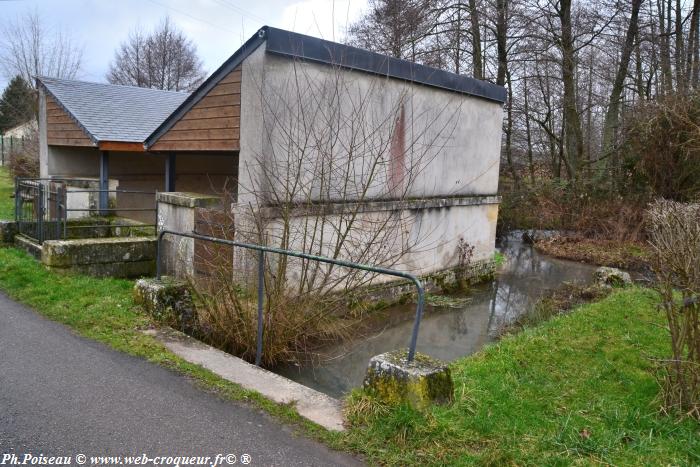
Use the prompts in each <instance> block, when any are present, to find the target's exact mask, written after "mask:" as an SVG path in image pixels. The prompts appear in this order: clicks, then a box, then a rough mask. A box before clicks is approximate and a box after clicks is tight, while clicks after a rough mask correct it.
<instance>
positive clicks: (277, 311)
mask: <svg viewBox="0 0 700 467" xmlns="http://www.w3.org/2000/svg"><path fill="white" fill-rule="evenodd" d="M287 75H288V78H286V79H282V80H279V81H277V80H274V82H267V81H266V82H265V83H260V92H259V95H260V108H261V111H262V113H263V124H262V127H261V132H262V135H261V136H262V138H261V147H259V148H251V150H250V153H249V154H253V155H252V157H251V158H250V159H249V160H248V161H244V162H242V166H241V172H242V173H241V174H240V175H239V188H238V198H237V200H236V203H235V204H234V206H233V209H232V210H230V211H229V212H230V213H231V215H232V216H234V217H235V224H236V236H237V237H238V238H239V239H241V240H244V241H248V242H253V243H258V244H266V245H270V246H275V247H278V248H284V249H291V250H296V251H304V252H307V253H311V254H316V255H322V256H326V257H331V258H336V259H341V258H342V259H345V260H350V261H354V262H359V263H364V264H377V265H383V266H385V267H400V268H404V269H408V270H412V271H414V272H417V273H418V272H419V271H418V270H416V269H415V268H416V267H417V266H416V265H415V264H414V263H412V262H411V261H406V255H407V254H408V253H409V251H410V252H411V253H414V254H420V253H421V251H417V250H416V247H417V245H418V244H420V245H422V246H421V247H420V248H422V249H423V250H422V251H426V250H427V251H431V250H432V249H434V248H437V247H438V244H444V242H448V241H453V240H454V241H455V242H454V244H455V248H457V246H456V245H457V244H456V240H457V239H446V238H443V237H440V238H437V237H433V235H436V233H435V232H431V231H429V230H430V229H429V228H428V227H425V226H424V225H423V223H422V222H421V221H420V216H419V215H417V214H416V213H415V212H413V211H411V210H408V209H406V210H387V209H381V208H377V206H378V205H381V203H382V202H391V203H397V202H398V203H401V202H405V201H406V200H408V199H410V198H411V197H413V196H415V193H416V192H417V191H418V190H421V189H422V188H420V187H417V186H416V183H418V181H419V180H421V181H422V183H428V184H429V183H430V182H428V181H426V178H428V177H427V176H426V173H425V171H426V170H428V169H427V167H428V165H429V164H430V162H431V161H432V160H433V159H434V158H435V157H437V156H438V155H439V154H440V153H442V152H443V151H444V149H445V147H446V146H449V144H450V141H452V140H453V138H454V131H455V128H456V125H457V122H458V121H459V113H460V112H461V110H462V109H461V101H459V100H454V99H445V100H444V101H441V102H444V105H440V104H439V105H432V104H431V105H423V104H421V103H420V99H418V98H414V90H413V89H412V86H411V85H407V84H405V83H399V82H397V81H388V80H385V79H381V78H372V79H371V81H370V82H365V83H363V84H364V85H361V86H359V85H358V82H357V80H356V79H355V77H353V76H352V74H351V73H348V72H347V71H344V70H342V69H341V68H335V67H333V68H330V67H329V68H323V69H319V68H318V67H317V66H315V65H310V64H308V63H303V62H294V64H293V65H292V66H291V67H290V70H289V73H288V74H287ZM255 76H259V75H257V74H254V73H253V72H251V73H250V74H249V75H246V77H249V78H250V79H252V80H254V79H256V78H255ZM378 101H382V102H385V103H386V105H384V106H382V107H381V108H379V107H378V106H377V105H376V102H378ZM373 205H374V207H372V206H373ZM433 242H434V243H433ZM455 253H456V252H455ZM234 255H241V256H239V257H238V258H237V259H236V260H235V262H236V267H235V268H234V271H236V272H238V273H240V272H244V271H246V270H251V269H252V270H254V268H255V266H256V265H257V263H258V261H259V258H258V256H257V255H251V256H246V255H245V254H244V252H242V251H238V252H236V253H234ZM455 256H457V255H456V254H455ZM414 258H415V257H414ZM404 261H406V262H404ZM414 261H415V260H414ZM213 270H214V277H215V279H214V280H208V283H209V284H216V285H214V286H213V287H212V288H211V289H210V290H209V291H208V292H207V293H205V294H204V298H205V300H207V302H208V303H209V304H210V305H209V306H208V309H207V310H206V311H205V312H204V313H205V314H204V315H202V316H203V318H202V319H204V320H206V322H207V327H208V329H212V331H211V333H212V334H211V336H212V339H213V341H215V342H217V343H219V344H223V343H224V342H226V343H227V344H223V345H224V346H226V345H228V346H229V348H230V349H232V350H235V351H236V352H237V353H238V354H239V355H243V356H247V357H252V355H253V354H254V351H255V345H254V343H255V323H256V319H257V318H256V315H255V302H254V301H253V300H249V299H248V298H253V297H255V294H251V293H250V292H246V293H243V294H242V293H240V290H236V289H235V288H231V287H230V286H228V285H226V284H227V283H228V284H230V283H231V275H232V274H233V275H234V277H236V272H234V271H232V270H231V261H230V256H229V257H224V258H223V262H222V263H220V264H219V265H215V267H214V268H213ZM250 276H254V274H251V275H249V276H248V277H250ZM375 277H376V274H374V273H368V272H365V271H360V270H356V269H347V268H340V267H338V266H330V265H326V264H323V263H319V262H316V261H308V260H300V259H293V258H288V257H286V256H277V255H272V254H267V255H266V256H265V286H266V289H265V293H266V297H265V306H266V311H265V324H264V327H265V331H264V333H265V336H266V338H265V346H266V347H265V351H264V358H265V362H266V363H267V364H274V363H275V362H279V361H280V360H285V359H291V358H294V355H293V354H294V352H295V351H299V350H302V349H306V350H308V348H309V347H310V346H313V345H314V344H316V345H318V344H319V343H322V342H324V341H325V340H329V339H333V338H337V336H338V334H339V333H341V334H342V331H343V329H344V328H346V327H347V326H349V325H352V323H353V322H354V321H356V318H357V317H358V316H359V314H360V313H361V312H362V310H358V309H356V310H354V312H353V313H355V316H354V318H355V319H354V320H353V319H351V318H349V317H348V316H347V315H346V313H347V311H348V309H347V306H348V303H353V302H355V301H357V298H359V297H358V292H357V290H358V288H360V286H365V285H369V284H370V282H371V281H373V280H374V278H375ZM217 278H218V279H220V280H217ZM241 280H242V281H245V275H244V277H243V278H240V280H239V282H238V283H239V284H240V283H241ZM219 282H222V283H223V285H221V286H219V285H218V284H219ZM251 285H252V284H251ZM226 317H228V318H226ZM273 324H274V325H273Z"/></svg>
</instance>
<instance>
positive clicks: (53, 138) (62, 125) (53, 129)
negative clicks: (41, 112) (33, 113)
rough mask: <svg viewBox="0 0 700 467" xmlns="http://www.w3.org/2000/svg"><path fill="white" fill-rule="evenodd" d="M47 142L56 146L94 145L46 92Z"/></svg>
mask: <svg viewBox="0 0 700 467" xmlns="http://www.w3.org/2000/svg"><path fill="white" fill-rule="evenodd" d="M46 136H47V143H48V144H51V145H55V146H94V144H93V143H92V141H91V140H90V138H89V137H88V136H87V135H86V134H85V132H84V131H83V130H82V129H81V128H80V127H79V126H78V125H77V124H76V123H75V121H74V120H73V119H72V118H71V117H70V116H69V115H68V114H67V113H66V111H65V110H63V109H62V108H61V107H59V105H58V104H57V103H56V101H55V100H54V99H53V98H52V97H51V96H50V95H48V94H46Z"/></svg>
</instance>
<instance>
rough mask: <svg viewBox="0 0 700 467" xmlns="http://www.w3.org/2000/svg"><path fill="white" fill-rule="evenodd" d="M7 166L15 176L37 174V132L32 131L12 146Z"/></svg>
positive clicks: (34, 175)
mask: <svg viewBox="0 0 700 467" xmlns="http://www.w3.org/2000/svg"><path fill="white" fill-rule="evenodd" d="M8 168H9V169H10V173H11V174H12V175H13V176H15V177H38V176H39V134H38V132H37V131H33V132H31V133H30V134H28V135H27V136H25V137H24V139H23V140H22V142H21V143H19V144H16V145H14V146H13V148H12V151H11V152H10V154H9V163H8Z"/></svg>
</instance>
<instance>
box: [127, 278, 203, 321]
mask: <svg viewBox="0 0 700 467" xmlns="http://www.w3.org/2000/svg"><path fill="white" fill-rule="evenodd" d="M134 302H136V303H137V304H139V305H141V307H142V308H143V309H144V311H145V312H146V313H147V314H148V315H150V316H151V317H152V318H153V319H155V320H156V321H158V322H160V323H163V324H166V325H169V326H173V327H175V328H177V329H180V330H181V331H184V332H190V331H192V330H193V328H194V321H195V307H194V303H193V301H192V294H191V293H190V289H189V286H188V284H187V283H186V282H184V281H180V280H176V279H173V278H170V277H167V276H164V277H162V278H161V279H155V278H149V279H139V280H138V281H136V284H135V285H134Z"/></svg>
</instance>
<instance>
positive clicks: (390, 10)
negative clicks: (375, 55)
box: [350, 0, 437, 61]
mask: <svg viewBox="0 0 700 467" xmlns="http://www.w3.org/2000/svg"><path fill="white" fill-rule="evenodd" d="M436 4H437V1H436V0H371V2H370V9H369V11H368V12H367V14H366V15H365V16H364V17H363V18H361V19H360V20H359V21H358V22H357V23H355V24H353V25H352V26H351V27H350V38H351V40H350V44H352V45H355V46H357V47H360V48H363V49H367V50H373V51H376V52H380V53H383V54H385V55H389V56H391V57H396V58H404V59H408V60H412V61H422V59H421V55H424V52H425V51H424V50H423V46H424V44H425V38H426V37H427V36H428V34H429V32H430V30H431V24H432V23H431V12H432V10H433V8H434V6H435V5H436Z"/></svg>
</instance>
